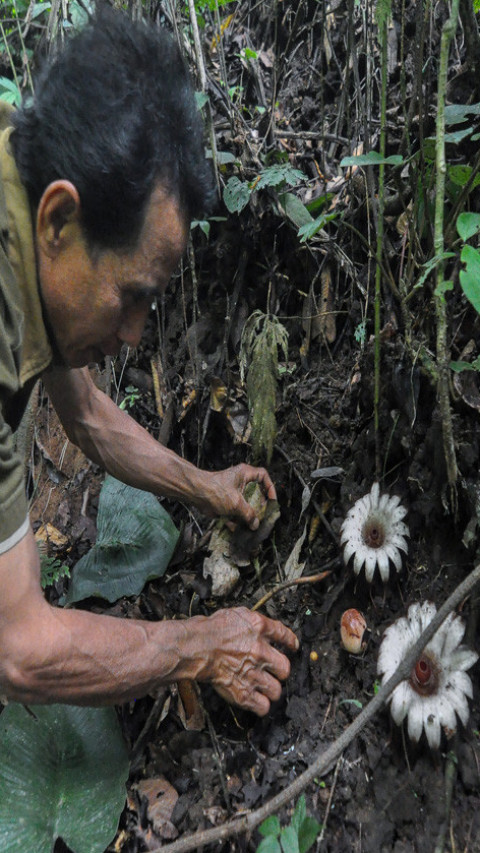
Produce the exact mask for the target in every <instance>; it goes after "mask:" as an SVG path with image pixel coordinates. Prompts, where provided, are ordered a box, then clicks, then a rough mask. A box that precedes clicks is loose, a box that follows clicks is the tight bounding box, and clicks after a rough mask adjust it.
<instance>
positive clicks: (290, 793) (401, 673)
mask: <svg viewBox="0 0 480 853" xmlns="http://www.w3.org/2000/svg"><path fill="white" fill-rule="evenodd" d="M479 581H480V564H479V565H478V566H477V567H476V568H475V569H474V570H473V571H472V572H471V573H470V574H469V575H468V576H467V577H466V578H465V580H464V581H462V583H461V584H459V586H457V588H456V589H455V590H454V592H452V594H451V595H450V597H449V598H447V600H446V601H445V603H444V604H443V605H442V606H441V608H440V610H439V611H438V613H437V614H436V615H435V616H434V618H433V619H432V621H431V622H430V624H429V625H427V627H426V628H425V631H424V632H423V634H421V635H420V637H419V639H418V640H417V642H416V643H415V645H414V646H412V648H411V649H410V651H409V652H408V654H406V655H405V657H404V659H403V661H402V662H401V663H400V665H399V667H398V668H397V669H396V670H395V672H394V674H393V675H392V677H391V678H390V679H389V680H388V681H387V682H386V684H384V685H383V687H381V688H380V690H379V691H378V693H377V694H376V696H374V697H373V699H371V700H370V702H369V703H368V705H366V706H365V708H364V709H363V711H361V712H360V714H359V715H358V717H356V718H355V720H354V721H353V723H351V724H350V725H349V726H348V728H347V729H345V731H343V732H342V734H341V735H340V737H339V738H337V740H336V741H335V742H334V743H332V744H331V745H330V746H329V747H327V749H325V750H322V751H321V752H320V753H319V754H318V755H317V757H316V758H315V759H314V761H313V763H312V764H311V765H310V767H308V768H307V770H305V771H304V773H302V774H301V775H300V776H298V778H297V779H295V780H294V781H293V782H292V783H291V784H290V785H288V786H287V787H286V788H285V789H284V790H283V791H280V793H279V794H277V795H276V796H275V797H273V798H272V799H271V800H269V801H268V802H267V803H265V805H263V806H261V807H260V808H259V809H257V810H256V811H254V812H250V814H247V815H244V816H243V817H240V818H238V819H234V820H230V821H228V822H227V823H224V824H223V826H217V827H214V828H213V829H205V830H200V831H199V832H194V833H193V834H191V835H187V836H184V837H183V838H180V839H178V841H174V842H173V843H172V844H166V845H163V846H162V847H156V848H154V849H153V850H152V851H150V853H186V851H189V850H196V849H197V848H201V847H203V846H204V845H206V844H212V843H214V842H216V841H224V840H225V839H226V838H230V837H231V836H232V835H240V834H242V833H245V832H251V831H252V830H253V829H255V827H256V826H258V825H259V824H260V823H262V821H264V820H265V818H266V817H268V816H269V815H271V814H273V813H274V812H277V811H279V809H280V808H282V807H283V806H284V805H286V803H288V802H290V800H294V799H296V797H298V795H299V794H301V792H302V791H303V790H304V789H305V788H306V787H307V785H309V784H310V782H312V781H313V779H314V778H315V777H316V776H321V775H324V774H325V773H327V772H328V771H329V770H330V768H331V767H332V765H333V764H334V763H335V761H337V759H338V758H339V756H340V755H341V754H342V752H343V751H344V750H345V749H346V748H347V746H349V744H350V743H351V742H352V741H353V740H354V738H355V737H356V736H357V735H358V734H359V732H360V731H361V730H362V729H363V727H364V726H365V725H366V724H367V723H368V722H369V721H370V720H371V719H372V717H374V715H375V714H376V713H377V711H379V710H380V708H382V707H383V705H384V704H385V703H386V702H387V700H388V699H389V697H390V694H391V693H392V692H393V690H394V689H395V687H396V686H397V685H398V684H400V682H401V681H404V680H405V679H406V678H408V676H409V675H410V672H411V670H412V668H413V666H414V664H415V663H416V661H417V660H418V658H419V656H420V654H421V653H422V651H423V649H424V647H425V646H426V645H427V643H428V642H429V641H430V640H431V639H432V637H433V635H434V634H435V633H436V631H437V630H438V629H439V627H440V625H441V624H442V622H444V621H445V619H446V618H447V616H448V614H449V613H451V612H452V610H455V608H456V607H458V605H459V604H460V603H461V602H462V601H463V600H464V599H465V598H466V597H467V596H469V595H470V593H471V592H472V590H473V589H474V587H475V586H476V584H477V583H478V582H479Z"/></svg>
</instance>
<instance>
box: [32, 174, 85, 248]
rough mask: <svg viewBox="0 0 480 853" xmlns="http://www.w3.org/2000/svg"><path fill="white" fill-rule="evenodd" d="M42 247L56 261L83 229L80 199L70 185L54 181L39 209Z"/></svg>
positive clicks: (66, 182) (67, 182)
mask: <svg viewBox="0 0 480 853" xmlns="http://www.w3.org/2000/svg"><path fill="white" fill-rule="evenodd" d="M36 227H37V230H36V237H37V245H38V247H39V248H40V249H41V250H42V251H43V252H45V254H47V255H48V256H49V257H50V258H54V257H55V256H56V255H58V253H59V252H60V251H61V250H62V249H63V248H65V246H66V245H68V243H69V242H70V240H71V239H72V238H73V237H74V236H77V235H78V230H79V229H80V196H79V194H78V190H77V188H76V187H75V186H74V184H72V183H70V181H64V180H61V181H60V180H59V181H53V182H52V183H51V184H49V185H48V187H47V188H46V189H45V190H44V192H43V195H42V197H41V199H40V202H39V205H38V208H37V223H36Z"/></svg>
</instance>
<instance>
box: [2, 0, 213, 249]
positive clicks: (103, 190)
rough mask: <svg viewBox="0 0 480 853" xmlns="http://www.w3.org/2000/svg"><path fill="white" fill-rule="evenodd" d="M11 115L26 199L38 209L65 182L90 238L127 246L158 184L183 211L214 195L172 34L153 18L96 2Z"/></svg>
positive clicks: (100, 244)
mask: <svg viewBox="0 0 480 853" xmlns="http://www.w3.org/2000/svg"><path fill="white" fill-rule="evenodd" d="M13 123H14V131H13V133H12V137H11V140H12V150H13V154H14V157H15V162H16V164H17V168H18V170H19V173H20V177H21V180H22V183H23V184H24V185H25V187H26V189H27V192H28V196H29V199H30V203H31V204H32V205H33V207H34V208H35V209H36V207H37V206H38V203H39V201H40V199H41V197H42V194H43V192H44V190H45V189H46V187H47V186H48V185H49V184H50V183H51V182H52V181H55V180H58V179H65V180H69V181H71V183H72V184H74V185H75V187H76V188H77V190H78V193H79V196H80V202H81V219H82V226H83V230H84V234H85V238H86V240H87V242H88V244H89V246H91V247H97V248H99V249H103V248H105V249H106V248H110V249H118V248H130V247H133V246H134V245H135V243H136V241H137V239H138V237H139V234H140V231H141V228H142V224H143V221H144V216H145V212H146V207H147V204H148V201H149V199H150V196H151V193H152V191H153V188H154V186H155V185H156V184H157V183H161V184H162V185H163V186H164V187H165V188H166V189H167V190H168V191H169V192H171V193H172V195H173V196H174V197H176V198H177V199H178V201H179V204H180V208H181V210H182V212H184V213H185V216H186V217H188V218H189V219H191V218H192V217H198V216H201V215H202V214H204V213H205V212H206V211H207V210H208V209H209V207H210V205H211V203H212V201H213V196H214V191H213V183H212V172H211V169H210V167H209V163H208V161H207V160H206V159H205V153H204V146H203V126H202V121H201V117H200V113H199V111H198V109H197V105H196V102H195V97H194V91H193V87H192V83H191V80H190V77H189V74H188V69H187V67H186V65H185V63H184V61H183V58H182V56H181V54H180V51H179V50H178V47H177V45H176V43H175V41H174V40H173V38H172V36H171V35H170V34H169V33H168V32H167V31H166V30H164V29H160V28H159V27H157V26H155V25H154V24H153V23H149V24H147V23H146V22H138V21H132V20H131V19H130V18H128V17H127V16H126V15H125V14H124V13H122V12H119V11H114V10H113V9H110V8H109V7H105V6H99V7H98V8H97V10H96V12H95V14H94V15H93V17H92V18H91V19H90V21H89V23H88V24H87V25H86V26H85V28H84V29H83V30H82V31H81V32H80V33H78V34H77V35H75V36H73V37H72V38H70V39H67V41H66V44H65V47H64V48H63V49H62V50H61V51H60V52H59V53H58V54H57V55H56V56H55V57H54V58H53V59H51V60H50V61H48V62H47V64H46V66H45V67H44V68H43V70H42V72H41V74H40V77H39V79H38V81H37V82H36V86H35V96H34V98H33V100H31V101H30V102H28V101H26V102H25V103H24V104H23V105H22V106H21V107H20V108H19V109H18V110H17V111H16V113H15V114H14V119H13Z"/></svg>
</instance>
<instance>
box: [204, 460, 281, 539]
mask: <svg viewBox="0 0 480 853" xmlns="http://www.w3.org/2000/svg"><path fill="white" fill-rule="evenodd" d="M201 474H202V483H203V482H204V483H205V488H204V491H202V492H201V493H200V494H198V495H197V496H195V498H194V500H193V503H194V504H195V506H196V507H197V508H198V509H199V510H200V511H201V512H203V513H205V515H212V516H218V515H226V516H227V517H228V518H232V519H235V520H237V521H244V522H245V524H246V525H247V526H248V527H250V528H251V530H256V529H257V527H258V525H259V519H258V517H257V515H256V513H255V510H254V509H253V507H251V506H250V504H249V503H247V501H246V500H245V498H244V496H243V491H244V489H245V486H246V485H247V484H248V483H259V485H260V486H261V488H262V489H263V492H264V494H265V497H266V498H267V499H268V500H276V497H277V494H276V492H275V486H274V485H273V482H272V480H271V479H270V476H269V474H268V472H267V471H266V470H265V468H254V467H253V466H252V465H245V464H242V465H236V466H235V467H234V468H226V469H225V470H224V471H213V472H206V471H202V472H201Z"/></svg>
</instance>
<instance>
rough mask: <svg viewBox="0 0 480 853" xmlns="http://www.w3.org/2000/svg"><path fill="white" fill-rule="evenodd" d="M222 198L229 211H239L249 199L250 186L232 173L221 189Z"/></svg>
mask: <svg viewBox="0 0 480 853" xmlns="http://www.w3.org/2000/svg"><path fill="white" fill-rule="evenodd" d="M223 200H224V202H225V206H226V208H227V210H228V211H229V212H230V213H241V212H242V210H243V209H244V207H246V206H247V204H248V202H249V201H250V187H249V186H248V184H247V183H246V181H241V180H240V179H239V178H237V177H236V175H234V176H233V177H232V178H229V179H228V181H227V185H226V187H225V189H224V190H223Z"/></svg>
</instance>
